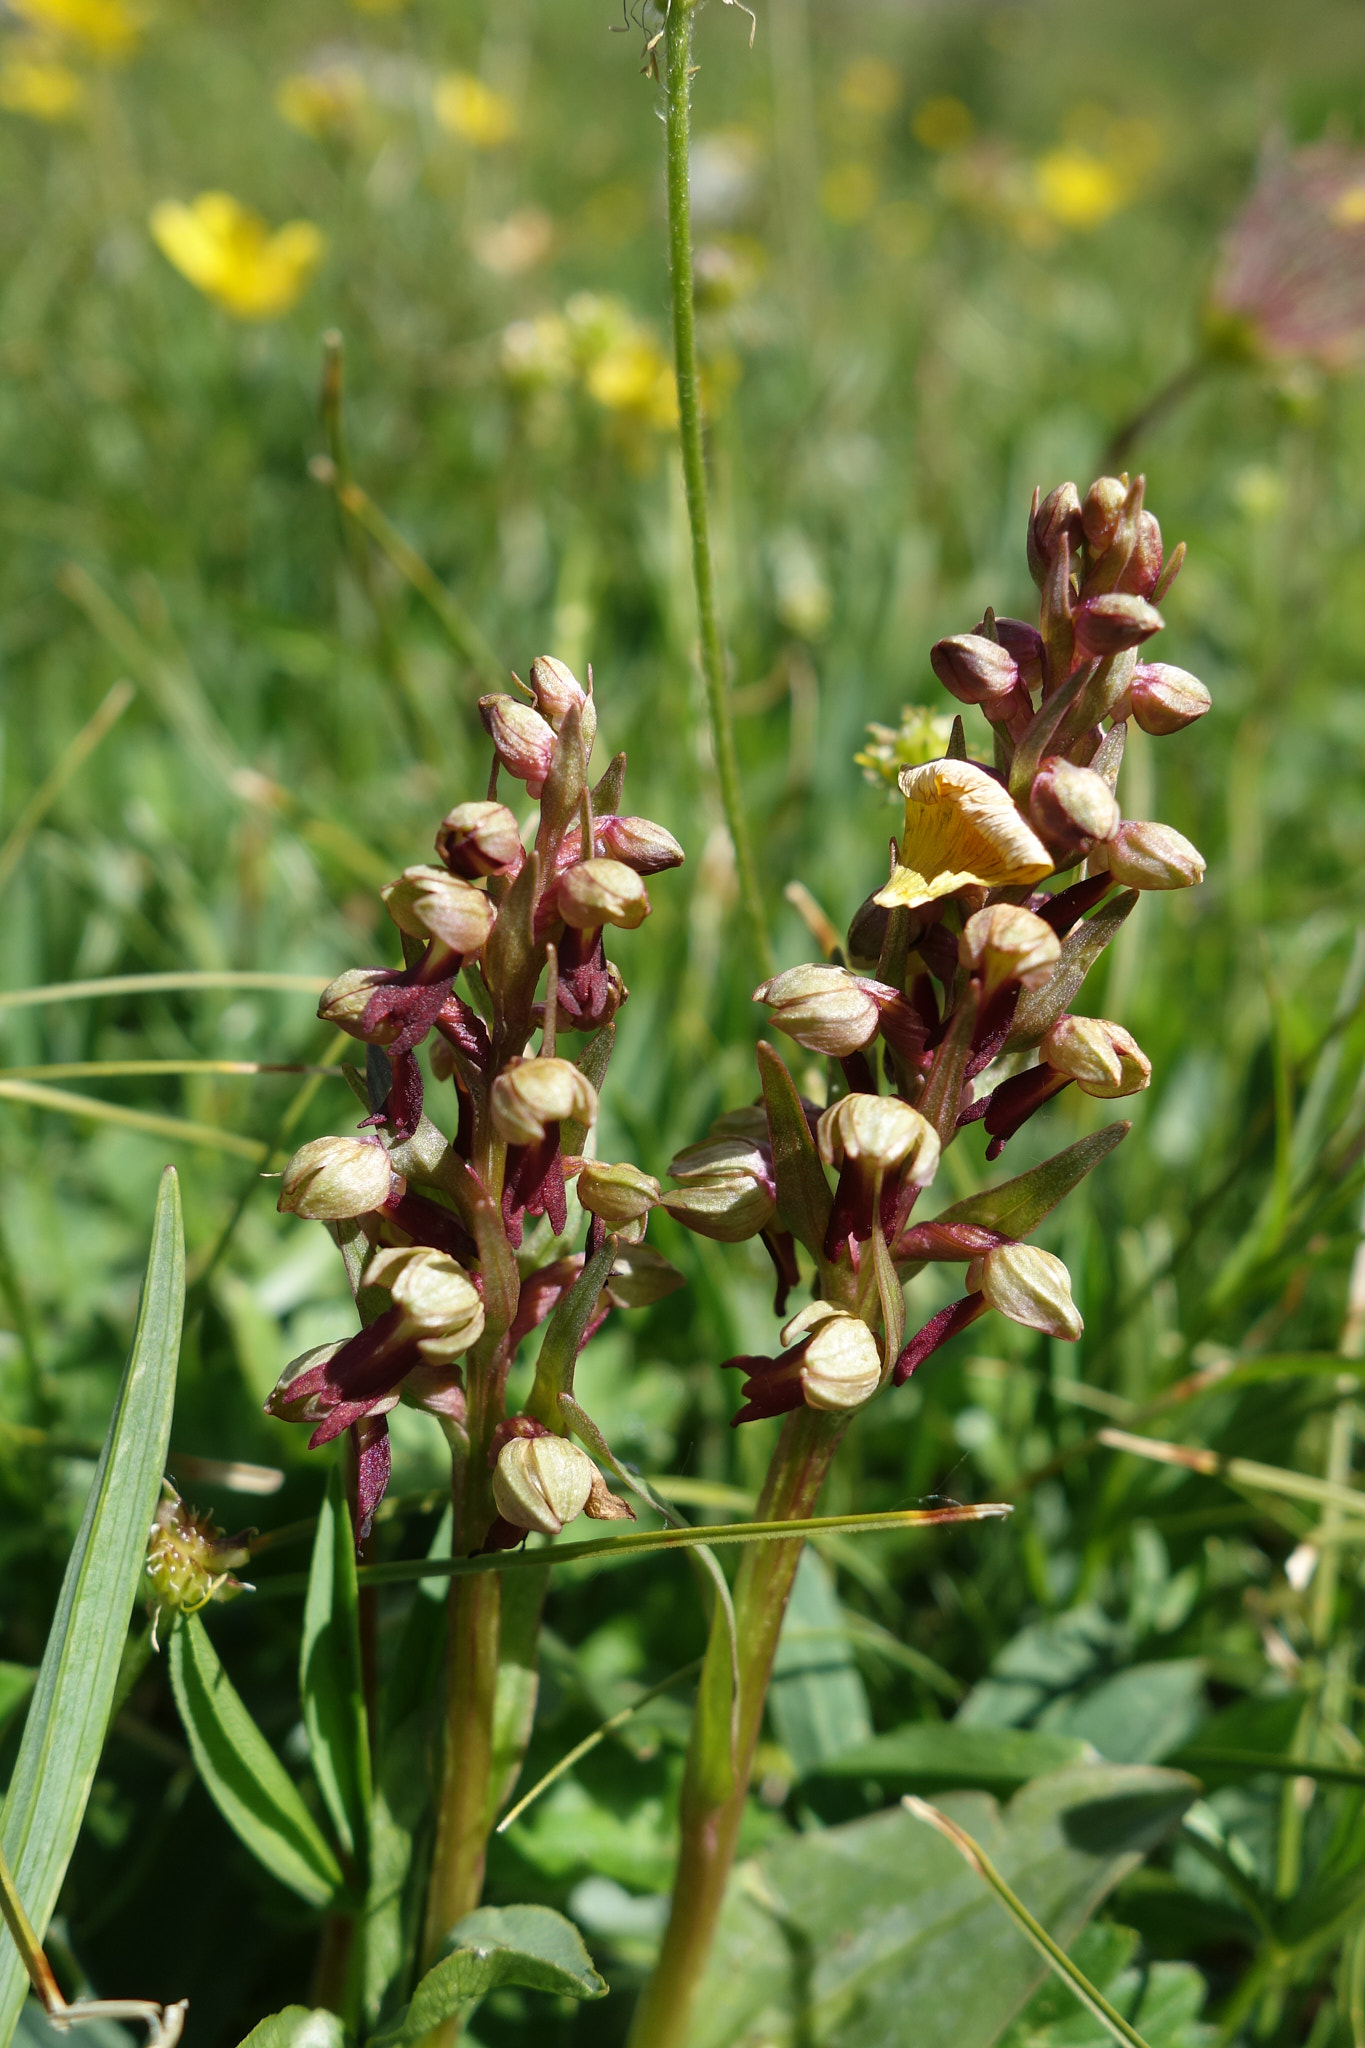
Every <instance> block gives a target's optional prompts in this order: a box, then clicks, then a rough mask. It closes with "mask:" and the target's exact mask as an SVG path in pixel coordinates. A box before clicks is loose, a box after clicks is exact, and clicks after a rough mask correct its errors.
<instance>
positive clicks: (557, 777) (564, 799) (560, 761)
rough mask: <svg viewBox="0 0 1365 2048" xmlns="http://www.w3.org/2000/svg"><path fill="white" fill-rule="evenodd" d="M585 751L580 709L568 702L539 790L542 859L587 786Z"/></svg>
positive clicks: (571, 816) (566, 824) (574, 814)
mask: <svg viewBox="0 0 1365 2048" xmlns="http://www.w3.org/2000/svg"><path fill="white" fill-rule="evenodd" d="M584 751H585V750H584V746H583V717H582V713H581V712H580V710H579V708H578V706H577V705H576V704H571V705H570V706H569V708H568V710H567V711H566V712H565V714H564V716H563V718H562V719H561V720H560V724H559V745H558V746H557V747H556V748H555V752H554V759H553V761H552V762H551V763H550V772H549V774H548V775H547V776H546V778H545V787H544V789H543V790H542V791H541V793H540V829H539V831H538V832H537V833H536V852H537V853H538V854H539V855H540V857H541V860H542V862H544V861H547V860H548V859H549V858H550V854H551V851H552V849H553V848H554V846H555V845H556V844H557V843H558V840H559V837H560V834H561V833H562V832H565V831H566V830H567V829H568V827H569V826H570V825H572V824H573V822H574V820H575V818H576V817H577V815H578V807H579V804H580V803H581V801H582V798H583V791H584V790H585V789H586V788H587V786H588V778H587V776H586V774H585V772H584V770H585V767H586V763H585V761H584ZM583 851H584V854H585V855H586V854H590V853H591V852H592V848H591V847H585V848H584V849H583Z"/></svg>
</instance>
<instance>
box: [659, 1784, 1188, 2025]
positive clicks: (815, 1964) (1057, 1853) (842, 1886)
mask: <svg viewBox="0 0 1365 2048" xmlns="http://www.w3.org/2000/svg"><path fill="white" fill-rule="evenodd" d="M1196 1792H1197V1786H1196V1785H1195V1783H1194V1781H1193V1780H1192V1779H1190V1778H1186V1777H1184V1776H1183V1775H1182V1774H1180V1773H1178V1772H1175V1771H1167V1770H1157V1769H1152V1768H1149V1767H1145V1766H1132V1765H1110V1764H1093V1765H1081V1766H1079V1767H1077V1768H1072V1769H1067V1770H1061V1771H1054V1772H1052V1773H1050V1774H1049V1775H1048V1776H1046V1777H1042V1778H1035V1779H1034V1780H1033V1781H1032V1782H1031V1783H1030V1784H1028V1785H1026V1786H1025V1787H1024V1788H1023V1789H1022V1791H1020V1792H1019V1793H1017V1794H1016V1796H1015V1797H1014V1799H1013V1800H1012V1801H1011V1803H1010V1805H1009V1806H1007V1807H1005V1808H999V1807H997V1806H996V1804H995V1802H994V1801H993V1800H992V1799H990V1798H988V1797H987V1796H986V1795H985V1794H984V1793H980V1792H955V1793H949V1794H948V1795H947V1796H946V1797H945V1798H943V1799H942V1800H940V1801H939V1802H938V1804H939V1806H940V1808H941V1809H942V1811H944V1812H945V1813H948V1814H950V1815H951V1816H952V1818H953V1819H954V1820H956V1821H957V1822H958V1824H959V1825H960V1826H962V1827H964V1828H966V1829H967V1831H968V1832H969V1833H970V1834H971V1835H973V1836H974V1837H975V1839H976V1840H977V1841H978V1842H980V1843H981V1845H982V1847H983V1848H984V1849H985V1850H986V1852H987V1854H988V1855H989V1856H990V1857H991V1859H992V1861H993V1862H994V1863H995V1864H996V1866H997V1867H998V1869H999V1870H1000V1871H1001V1873H1002V1874H1003V1876H1004V1877H1005V1878H1006V1879H1007V1880H1008V1882H1009V1883H1010V1885H1011V1886H1012V1887H1013V1888H1014V1889H1015V1891H1016V1892H1017V1893H1018V1894H1019V1895H1020V1897H1021V1898H1022V1899H1023V1900H1024V1903H1025V1904H1026V1905H1027V1907H1028V1908H1029V1910H1030V1912H1032V1913H1033V1914H1034V1915H1035V1916H1036V1917H1037V1918H1038V1919H1039V1920H1040V1921H1041V1922H1042V1924H1043V1926H1044V1927H1046V1928H1047V1930H1048V1932H1049V1933H1050V1934H1051V1935H1052V1937H1053V1939H1054V1940H1056V1941H1058V1942H1060V1943H1061V1944H1062V1945H1063V1947H1065V1946H1067V1945H1068V1944H1069V1943H1070V1942H1072V1941H1074V1939H1075V1937H1076V1935H1077V1934H1078V1933H1079V1931H1080V1929H1081V1928H1082V1927H1083V1926H1084V1925H1085V1922H1086V1921H1087V1920H1088V1919H1089V1918H1090V1916H1091V1914H1092V1913H1093V1912H1094V1911H1095V1909H1096V1907H1097V1906H1098V1905H1099V1904H1100V1902H1101V1900H1102V1899H1103V1898H1104V1897H1105V1896H1106V1894H1107V1893H1108V1892H1110V1891H1111V1890H1112V1889H1113V1887H1114V1886H1115V1885H1116V1884H1117V1883H1118V1882H1119V1880H1120V1879H1121V1878H1122V1877H1124V1876H1125V1875H1126V1874H1127V1873H1128V1872H1129V1871H1130V1870H1131V1869H1133V1868H1134V1866H1135V1865H1136V1864H1137V1862H1138V1861H1139V1859H1140V1858H1141V1857H1142V1856H1143V1855H1144V1854H1145V1853H1146V1851H1147V1850H1149V1849H1150V1848H1152V1847H1153V1846H1155V1844H1156V1843H1157V1842H1159V1841H1160V1840H1161V1838H1162V1836H1163V1835H1164V1834H1166V1833H1167V1832H1168V1831H1169V1829H1171V1828H1172V1827H1173V1826H1174V1825H1175V1823H1176V1822H1177V1820H1178V1819H1179V1817H1180V1815H1181V1813H1182V1812H1183V1811H1184V1809H1185V1807H1186V1806H1187V1805H1188V1804H1189V1803H1190V1801H1191V1799H1193V1798H1194V1797H1195V1795H1196ZM794 1958H799V1959H800V1968H799V1969H794V1968H793V1959H794ZM987 1959H988V1960H989V1967H983V1963H984V1962H985V1961H986V1960H987ZM1046 1967H1047V1966H1046V1964H1045V1963H1044V1962H1043V1959H1042V1958H1041V1957H1040V1956H1039V1955H1038V1953H1037V1951H1036V1950H1035V1949H1034V1948H1033V1946H1032V1944H1031V1943H1030V1942H1029V1941H1028V1939H1027V1937H1026V1936H1025V1935H1024V1934H1023V1933H1022V1931H1020V1930H1019V1929H1018V1928H1016V1927H1015V1926H1014V1925H1012V1924H1011V1922H1010V1921H1009V1920H1008V1919H1006V1917H1005V1915H1004V1914H1003V1913H1002V1912H1001V1909H1000V1904H999V1901H998V1900H997V1899H996V1897H995V1895H994V1894H993V1893H992V1892H991V1891H989V1890H988V1889H987V1888H986V1886H985V1885H984V1884H983V1883H982V1881H981V1879H980V1877H979V1876H978V1875H977V1874H976V1872H975V1871H973V1870H969V1869H968V1868H967V1866H966V1864H965V1863H964V1862H963V1860H962V1858H961V1856H960V1855H959V1853H958V1851H957V1850H956V1849H954V1848H953V1847H951V1845H950V1844H949V1843H948V1842H946V1841H944V1840H943V1839H942V1838H941V1837H939V1836H936V1835H935V1834H933V1833H932V1831H931V1830H930V1829H928V1828H926V1827H925V1826H924V1824H923V1823H922V1822H921V1821H917V1820H915V1819H914V1818H913V1817H912V1816H911V1815H910V1814H908V1813H906V1812H905V1811H904V1810H903V1809H901V1808H899V1807H895V1808H892V1809H891V1810H890V1811H889V1812H885V1813H878V1814H874V1815H872V1816H871V1818H870V1819H868V1820H861V1821H855V1822H853V1823H851V1824H850V1825H848V1826H846V1827H834V1828H826V1829H823V1830H821V1831H818V1832H815V1833H811V1834H805V1835H800V1836H797V1837H794V1838H792V1837H788V1838H786V1839H784V1840H782V1841H779V1842H777V1843H775V1844H774V1845H773V1846H772V1847H771V1848H768V1849H766V1850H765V1851H764V1852H763V1853H762V1854H761V1855H760V1856H759V1857H757V1858H756V1859H755V1860H754V1861H753V1862H752V1863H750V1864H748V1865H745V1866H741V1868H740V1869H739V1870H737V1871H736V1873H735V1877H734V1879H733V1880H732V1882H731V1885H730V1888H729V1891H728V1893H727V1895H726V1901H725V1907H724V1911H723V1913H722V1916H721V1924H720V1932H719V1936H718V1939H717V1943H716V1947H715V1950H714V1953H713V1955H712V1959H711V1963H710V1965H709V1967H708V1970H707V1974H706V1976H705V1979H704V1980H703V1983H702V1987H701V1990H700V1992H699V1994H698V1997H697V2005H696V2018H695V2020H694V2022H693V2026H692V2029H691V2031H690V2033H689V2034H688V2037H687V2043H688V2048H733V2044H734V2043H735V2042H738V2041H759V2040H761V2041H762V2042H763V2043H764V2048H904V2044H905V2042H906V2040H907V2032H906V2020H907V2015H910V2014H913V2016H914V2030H913V2040H914V2048H991V2044H992V2043H993V2042H994V2041H995V2040H996V2039H997V2037H998V2036H999V2034H1000V2032H1001V2029H1002V2028H1003V2027H1005V2026H1006V2025H1007V2024H1008V2022H1009V2020H1010V2019H1011V2018H1012V2017H1013V2015H1014V2014H1015V2012H1017V2011H1018V2009H1019V2007H1020V2006H1021V2005H1022V2004H1023V2002H1024V2000H1025V1999H1026V1998H1027V1997H1028V1996H1029V1995H1030V1993H1031V1992H1032V1991H1033V1990H1035V1989H1036V1987H1037V1985H1038V1984H1039V1983H1040V1982H1041V1981H1042V1977H1043V1974H1044V1971H1045V1969H1046Z"/></svg>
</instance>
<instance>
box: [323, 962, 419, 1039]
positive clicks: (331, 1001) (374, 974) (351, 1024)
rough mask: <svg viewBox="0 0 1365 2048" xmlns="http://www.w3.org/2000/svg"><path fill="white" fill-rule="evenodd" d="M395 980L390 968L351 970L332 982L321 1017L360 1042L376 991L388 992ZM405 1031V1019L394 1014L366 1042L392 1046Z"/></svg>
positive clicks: (326, 990) (370, 1034)
mask: <svg viewBox="0 0 1365 2048" xmlns="http://www.w3.org/2000/svg"><path fill="white" fill-rule="evenodd" d="M393 979H394V977H393V975H392V974H391V973H390V971H389V969H388V968H387V967H348V968H347V969H346V972H345V973H344V974H339V975H338V976H337V978H336V980H335V981H329V982H328V984H327V986H326V988H325V989H324V990H323V991H322V994H321V995H320V996H319V997H318V1016H319V1017H320V1018H321V1020H322V1022H323V1023H324V1024H335V1025H336V1026H337V1027H338V1029H339V1030H341V1031H345V1032H348V1033H349V1034H350V1036H351V1037H352V1038H359V1037H360V1035H361V1034H360V1020H361V1018H362V1017H363V1016H364V1014H365V1012H366V1010H367V1009H368V1008H369V1004H370V997H371V996H372V995H373V994H374V992H375V990H376V989H378V988H388V987H389V986H390V985H391V983H392V982H393ZM402 1029H403V1019H402V1017H401V1016H399V1015H398V1014H397V1013H396V1012H393V1013H390V1014H389V1015H387V1016H384V1017H381V1018H380V1019H379V1021H378V1023H377V1024H376V1026H375V1028H374V1029H373V1030H372V1031H367V1032H366V1033H365V1038H366V1040H367V1042H368V1043H369V1044H371V1045H388V1044H389V1043H390V1041H391V1040H392V1039H395V1038H397V1036H398V1034H399V1032H400V1031H401V1030H402Z"/></svg>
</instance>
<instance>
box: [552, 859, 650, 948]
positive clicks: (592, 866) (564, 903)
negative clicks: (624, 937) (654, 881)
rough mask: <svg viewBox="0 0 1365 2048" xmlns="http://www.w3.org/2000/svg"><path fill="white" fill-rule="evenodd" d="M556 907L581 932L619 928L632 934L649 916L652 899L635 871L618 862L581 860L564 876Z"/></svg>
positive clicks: (560, 884) (569, 923)
mask: <svg viewBox="0 0 1365 2048" xmlns="http://www.w3.org/2000/svg"><path fill="white" fill-rule="evenodd" d="M555 904H556V907H557V909H558V911H559V914H560V916H561V917H562V918H563V920H564V922H565V924H568V925H573V926H574V927H575V928H576V929H577V930H578V931H592V930H593V929H595V928H596V926H598V925H603V924H614V925H619V926H620V927H621V928H622V930H623V931H628V932H633V931H634V930H635V928H636V926H637V925H641V924H643V923H644V921H645V919H646V918H647V917H648V916H649V907H650V906H649V895H648V892H647V891H646V889H645V885H644V883H643V882H642V881H641V880H640V877H639V876H638V875H637V874H636V872H635V870H634V868H628V867H627V866H626V864H625V862H624V861H619V860H600V859H593V860H581V861H579V862H578V863H577V865H576V866H575V867H571V868H570V869H569V870H568V871H567V873H565V874H563V875H561V877H560V880H559V888H558V890H557V891H556V894H555Z"/></svg>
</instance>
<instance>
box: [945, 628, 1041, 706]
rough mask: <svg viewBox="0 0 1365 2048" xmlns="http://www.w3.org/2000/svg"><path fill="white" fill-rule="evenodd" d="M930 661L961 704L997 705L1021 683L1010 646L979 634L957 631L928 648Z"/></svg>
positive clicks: (947, 688) (946, 686)
mask: <svg viewBox="0 0 1365 2048" xmlns="http://www.w3.org/2000/svg"><path fill="white" fill-rule="evenodd" d="M929 662H930V666H931V667H932V669H933V671H934V674H935V675H936V676H937V677H938V679H939V681H940V682H941V683H942V685H943V687H944V689H945V690H947V691H948V692H949V693H950V695H952V696H954V697H956V698H957V700H958V702H959V704H984V705H991V704H998V703H1000V702H1002V701H1003V700H1004V699H1006V698H1008V697H1010V696H1012V695H1013V693H1014V691H1015V690H1016V689H1017V688H1018V686H1019V670H1018V667H1017V666H1016V664H1015V660H1014V657H1013V655H1012V654H1010V652H1009V651H1008V649H1007V648H1004V647H1001V646H999V645H998V644H997V643H996V642H995V641H994V640H986V639H983V638H982V636H981V635H980V634H979V633H958V634H955V635H954V636H953V638H952V639H950V640H939V641H937V642H936V643H935V644H934V646H933V647H931V648H930V650H929Z"/></svg>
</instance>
